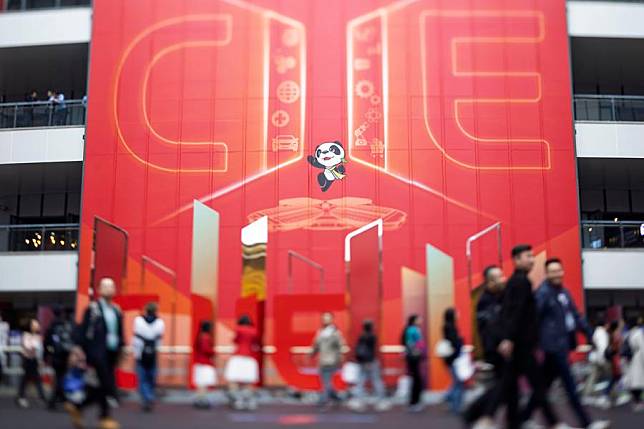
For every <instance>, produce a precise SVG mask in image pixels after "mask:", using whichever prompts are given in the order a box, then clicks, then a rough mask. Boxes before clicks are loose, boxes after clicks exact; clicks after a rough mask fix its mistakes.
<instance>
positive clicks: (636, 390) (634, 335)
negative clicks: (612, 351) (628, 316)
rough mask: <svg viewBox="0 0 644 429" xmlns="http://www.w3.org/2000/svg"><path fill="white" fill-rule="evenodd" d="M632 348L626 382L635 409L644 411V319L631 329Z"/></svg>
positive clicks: (629, 340) (640, 319)
mask: <svg viewBox="0 0 644 429" xmlns="http://www.w3.org/2000/svg"><path fill="white" fill-rule="evenodd" d="M626 340H627V341H628V345H629V346H630V349H631V352H632V357H631V361H630V362H629V365H628V370H627V372H626V382H627V385H628V388H629V389H630V390H631V395H632V396H633V409H634V410H635V411H644V404H642V390H644V318H642V317H640V318H639V319H638V320H637V325H635V326H633V327H632V328H631V331H630V332H629V334H628V337H627V339H626Z"/></svg>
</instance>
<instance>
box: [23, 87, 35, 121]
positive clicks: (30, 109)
mask: <svg viewBox="0 0 644 429" xmlns="http://www.w3.org/2000/svg"><path fill="white" fill-rule="evenodd" d="M25 102H26V103H30V104H28V105H27V106H25V122H26V124H25V125H26V126H27V127H32V126H33V125H34V105H35V103H37V102H38V93H37V92H36V90H32V91H31V92H30V93H29V94H27V95H26V96H25Z"/></svg>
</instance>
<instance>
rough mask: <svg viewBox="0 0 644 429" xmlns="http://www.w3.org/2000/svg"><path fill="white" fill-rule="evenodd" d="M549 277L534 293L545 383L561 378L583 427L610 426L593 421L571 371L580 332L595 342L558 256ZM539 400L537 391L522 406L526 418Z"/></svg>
mask: <svg viewBox="0 0 644 429" xmlns="http://www.w3.org/2000/svg"><path fill="white" fill-rule="evenodd" d="M545 270H546V280H545V281H544V282H543V283H542V284H541V285H540V286H539V288H538V289H537V291H536V293H535V300H536V303H537V317H538V321H539V345H540V348H541V350H542V351H543V354H544V357H543V363H542V370H543V380H544V381H543V383H544V387H545V389H546V392H547V390H548V389H549V388H550V386H551V385H552V383H553V382H554V381H555V380H556V379H560V380H561V382H562V384H563V388H564V390H565V392H566V396H567V397H568V402H569V404H570V406H571V407H572V410H573V411H574V413H575V416H576V417H577V420H578V421H579V424H580V426H581V427H583V428H593V429H600V428H607V427H608V426H609V423H608V422H607V421H595V422H591V418H590V415H589V414H588V412H587V411H586V410H585V409H584V407H583V405H582V404H581V401H580V400H579V395H578V394H577V385H576V384H575V379H574V377H573V375H572V371H571V369H570V362H569V354H570V352H571V351H574V350H575V349H576V347H577V332H581V333H583V334H584V335H585V336H586V338H587V340H588V342H589V343H592V332H591V330H590V326H589V325H588V322H587V321H586V319H585V318H584V317H583V316H582V315H581V314H579V311H578V310H577V307H576V306H575V303H574V301H573V299H572V296H571V295H570V293H569V292H568V290H567V289H566V288H565V287H564V284H563V279H564V274H565V272H564V268H563V263H562V262H561V260H560V259H558V258H551V259H548V260H547V261H546V264H545ZM535 406H536V402H535V400H534V395H533V396H532V398H531V399H530V401H529V402H528V405H527V406H526V408H525V409H524V410H523V420H524V421H525V420H528V419H530V416H531V415H532V412H533V411H534V409H535Z"/></svg>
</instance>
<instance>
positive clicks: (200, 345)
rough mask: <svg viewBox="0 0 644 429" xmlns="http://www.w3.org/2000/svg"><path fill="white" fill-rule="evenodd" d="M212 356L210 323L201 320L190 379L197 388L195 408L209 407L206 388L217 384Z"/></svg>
mask: <svg viewBox="0 0 644 429" xmlns="http://www.w3.org/2000/svg"><path fill="white" fill-rule="evenodd" d="M214 357H215V342H214V340H213V336H212V324H211V323H210V322H209V321H203V322H201V326H200V328H199V333H198V334H197V338H196V339H195V348H194V365H193V369H192V381H193V383H194V385H195V386H196V388H197V396H196V397H195V399H194V402H193V405H194V406H195V408H210V401H209V400H208V398H207V396H206V395H207V393H208V389H209V388H210V387H213V386H215V384H217V373H216V372H215V365H214Z"/></svg>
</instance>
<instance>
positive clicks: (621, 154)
mask: <svg viewBox="0 0 644 429" xmlns="http://www.w3.org/2000/svg"><path fill="white" fill-rule="evenodd" d="M642 26H644V21H643V22H642ZM575 139H576V145H577V156H578V157H580V158H644V122H585V121H578V122H576V123H575Z"/></svg>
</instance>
